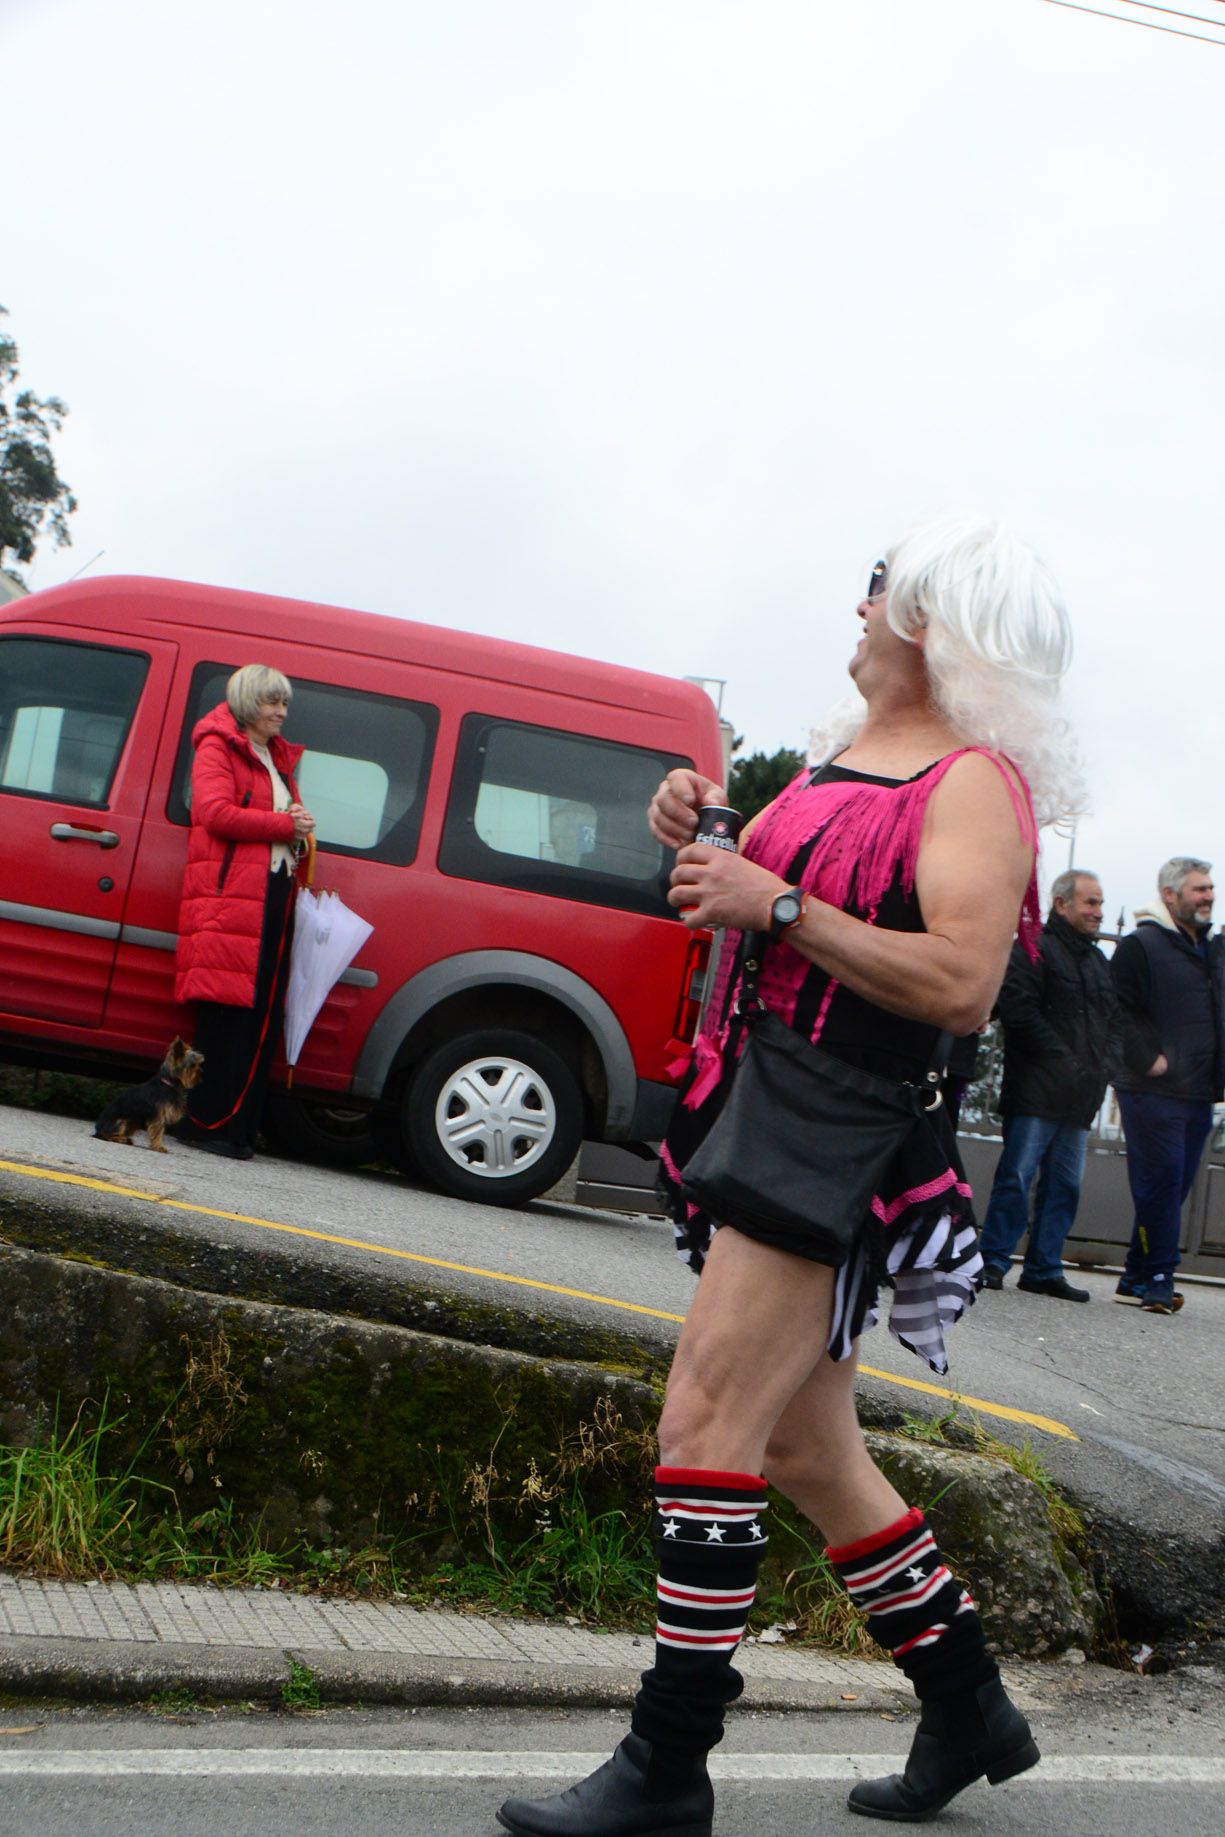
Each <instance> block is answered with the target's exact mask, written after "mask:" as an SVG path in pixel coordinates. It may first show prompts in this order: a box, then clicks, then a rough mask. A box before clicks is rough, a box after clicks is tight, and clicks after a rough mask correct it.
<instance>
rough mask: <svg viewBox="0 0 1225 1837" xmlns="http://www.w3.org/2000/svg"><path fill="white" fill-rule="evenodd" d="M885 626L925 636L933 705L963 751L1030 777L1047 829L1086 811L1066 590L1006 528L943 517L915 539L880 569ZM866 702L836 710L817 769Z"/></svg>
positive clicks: (817, 734)
mask: <svg viewBox="0 0 1225 1837" xmlns="http://www.w3.org/2000/svg"><path fill="white" fill-rule="evenodd" d="M885 561H886V566H887V569H888V573H887V576H886V581H887V587H886V598H885V617H886V618H887V619H888V621H889V624H890V626H891V627H892V628H893V630H894V631H895V632H896V633H897V634H898V636H899V637H900V638H909V639H911V640H912V641H913V639H914V637H915V635H916V633H917V632H919V631H920V630H922V631H923V632H924V634H925V635H924V643H923V658H924V662H925V663H926V665H927V674H928V680H929V682H930V684H931V694H932V700H933V702H934V703H935V705H936V708H937V709H938V710H939V712H940V714H941V715H942V716H943V718H944V719H945V720H946V721H947V722H948V723H949V725H950V726H951V727H952V728H953V729H954V730H955V732H956V733H957V734H958V735H959V736H960V737H961V739H962V740H963V741H964V742H965V743H966V744H967V745H972V746H986V747H990V748H991V749H992V750H993V751H995V752H998V753H1003V754H1006V755H1007V757H1008V758H1009V759H1011V760H1013V761H1014V763H1015V764H1016V765H1017V766H1018V767H1019V768H1020V770H1021V771H1022V772H1023V773H1024V774H1025V777H1026V779H1027V780H1028V782H1029V788H1030V790H1031V792H1032V793H1033V799H1034V808H1035V810H1036V811H1037V815H1038V821H1039V822H1040V823H1056V822H1060V821H1067V820H1068V819H1070V818H1072V817H1074V816H1076V815H1077V814H1079V813H1080V812H1081V811H1083V810H1084V808H1085V789H1084V782H1083V777H1082V771H1081V763H1080V757H1079V753H1078V750H1077V747H1076V743H1075V741H1074V739H1073V736H1072V731H1071V728H1070V727H1069V725H1068V722H1067V719H1066V718H1065V716H1064V714H1063V712H1062V710H1061V708H1060V705H1059V685H1060V682H1061V680H1062V678H1063V675H1064V673H1065V671H1066V670H1067V667H1068V665H1069V663H1070V662H1071V660H1072V633H1071V628H1070V626H1069V623H1068V615H1067V611H1066V609H1065V607H1064V604H1063V599H1062V596H1061V595H1060V592H1059V588H1058V587H1057V586H1056V584H1055V581H1054V578H1053V577H1052V575H1051V574H1050V572H1049V571H1048V569H1047V568H1046V567H1045V565H1044V564H1043V563H1042V562H1041V561H1040V560H1039V559H1038V557H1037V556H1036V555H1035V554H1034V553H1033V551H1032V549H1029V548H1027V547H1026V546H1025V544H1024V543H1023V542H1020V541H1018V539H1017V538H1016V537H1015V536H1014V535H1012V533H1011V532H1010V531H1009V530H1007V529H1005V528H1004V527H1003V525H1002V524H1000V523H995V522H987V521H985V520H983V519H981V518H977V517H946V518H942V519H940V520H938V521H933V522H930V523H922V524H919V525H917V526H916V527H915V528H914V529H912V530H910V531H909V532H908V533H907V534H906V535H905V536H903V537H902V540H901V541H900V542H899V543H898V544H897V545H896V547H894V548H892V549H890V550H889V552H888V554H887V555H886V557H885ZM865 713H866V708H865V705H864V702H863V699H862V697H858V696H855V697H851V698H850V699H849V700H848V701H845V702H841V703H839V704H838V706H837V707H836V708H832V709H831V710H830V712H829V714H828V715H827V716H826V718H825V720H824V721H823V722H822V723H821V725H820V726H819V727H817V728H814V730H813V734H812V744H811V748H810V758H812V759H813V760H814V761H815V760H816V759H823V758H826V757H827V756H828V754H829V753H830V752H831V751H833V750H834V749H835V748H838V749H840V748H841V747H843V746H846V745H848V744H849V742H850V740H851V738H852V736H853V735H854V733H855V732H856V731H857V730H858V728H859V727H860V726H861V725H862V723H863V719H864V715H865Z"/></svg>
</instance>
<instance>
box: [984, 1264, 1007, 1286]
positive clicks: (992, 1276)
mask: <svg viewBox="0 0 1225 1837" xmlns="http://www.w3.org/2000/svg"><path fill="white" fill-rule="evenodd" d="M1003 1286H1004V1272H1003V1270H1002V1269H990V1268H987V1267H986V1266H984V1268H983V1287H984V1288H1003Z"/></svg>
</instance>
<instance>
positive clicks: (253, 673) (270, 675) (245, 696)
mask: <svg viewBox="0 0 1225 1837" xmlns="http://www.w3.org/2000/svg"><path fill="white" fill-rule="evenodd" d="M225 699H226V701H227V703H228V704H229V709H230V713H231V714H232V715H233V716H234V719H235V720H236V721H237V722H238V724H239V726H240V727H250V725H251V723H252V721H253V720H254V719H255V717H256V715H257V714H258V713H259V705H260V703H261V702H278V701H286V702H291V701H292V700H293V684H292V683H291V682H290V680H289V678H288V676H282V675H281V672H280V671H279V670H271V669H269V667H268V665H267V664H266V663H244V664H243V666H242V668H241V669H240V670H235V672H234V674H233V676H231V678H230V680H229V682H228V683H227V684H226V685H225Z"/></svg>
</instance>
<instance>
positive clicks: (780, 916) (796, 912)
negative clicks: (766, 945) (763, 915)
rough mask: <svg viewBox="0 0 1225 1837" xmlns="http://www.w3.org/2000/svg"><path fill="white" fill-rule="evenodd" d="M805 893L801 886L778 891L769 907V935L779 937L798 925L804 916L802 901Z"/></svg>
mask: <svg viewBox="0 0 1225 1837" xmlns="http://www.w3.org/2000/svg"><path fill="white" fill-rule="evenodd" d="M806 897H807V895H806V894H805V892H804V889H803V887H788V888H787V891H786V892H785V893H780V894H779V896H778V898H777V899H776V900H775V901H774V904H773V905H772V906H771V907H770V936H771V937H772V938H781V937H782V935H783V933H784V931H790V929H791V927H792V926H793V925H798V924H799V922H800V920H801V919H802V918H803V916H804V901H805V899H806Z"/></svg>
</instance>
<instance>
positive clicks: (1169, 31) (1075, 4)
mask: <svg viewBox="0 0 1225 1837" xmlns="http://www.w3.org/2000/svg"><path fill="white" fill-rule="evenodd" d="M1122 3H1123V4H1124V5H1132V6H1134V5H1144V3H1145V0H1122ZM1045 4H1046V5H1047V6H1062V7H1066V8H1067V9H1068V11H1069V12H1072V13H1092V15H1093V17H1094V18H1095V19H1113V20H1114V21H1115V22H1116V24H1118V25H1121V26H1143V27H1144V29H1145V31H1147V32H1164V33H1165V34H1166V35H1167V37H1169V38H1192V39H1194V40H1195V41H1196V43H1197V44H1201V45H1220V46H1222V47H1225V38H1209V37H1207V36H1206V35H1205V34H1204V33H1203V32H1184V31H1183V29H1182V27H1181V26H1163V25H1159V24H1158V23H1157V21H1156V20H1155V19H1128V18H1126V17H1125V16H1124V15H1123V14H1122V13H1104V12H1103V11H1102V9H1101V8H1100V7H1098V6H1083V5H1081V4H1080V3H1079V0H1045ZM1149 10H1150V11H1152V12H1159V13H1168V12H1173V10H1174V9H1173V8H1172V7H1164V6H1163V7H1152V8H1150V9H1149ZM1177 16H1178V18H1180V19H1198V20H1199V23H1200V24H1201V25H1210V24H1211V23H1212V22H1211V20H1208V19H1204V18H1203V17H1202V16H1201V15H1200V14H1198V13H1179V14H1178V15H1177Z"/></svg>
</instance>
